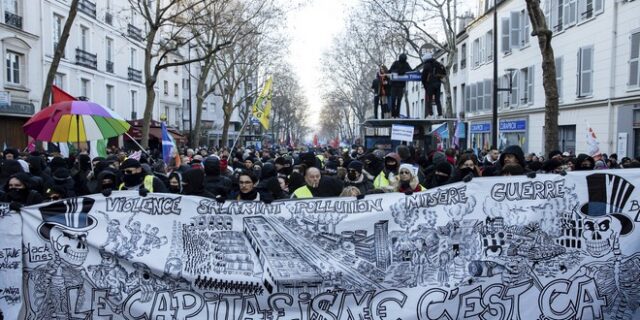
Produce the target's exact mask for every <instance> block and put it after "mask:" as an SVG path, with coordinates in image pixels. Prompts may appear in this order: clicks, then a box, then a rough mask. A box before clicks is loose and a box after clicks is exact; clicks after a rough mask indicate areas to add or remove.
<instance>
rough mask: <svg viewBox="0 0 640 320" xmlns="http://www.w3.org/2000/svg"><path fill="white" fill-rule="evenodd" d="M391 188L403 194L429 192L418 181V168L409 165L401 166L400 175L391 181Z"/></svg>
mask: <svg viewBox="0 0 640 320" xmlns="http://www.w3.org/2000/svg"><path fill="white" fill-rule="evenodd" d="M391 186H393V189H394V191H396V192H402V193H413V192H420V191H425V190H427V189H425V188H424V187H423V186H422V185H420V182H419V181H418V168H416V167H414V166H413V165H411V164H408V163H403V164H401V165H400V169H399V170H398V175H397V176H395V178H394V179H393V180H392V181H391Z"/></svg>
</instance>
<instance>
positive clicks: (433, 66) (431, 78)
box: [421, 52, 446, 118]
mask: <svg viewBox="0 0 640 320" xmlns="http://www.w3.org/2000/svg"><path fill="white" fill-rule="evenodd" d="M422 60H423V61H424V67H423V68H422V75H421V81H422V86H423V87H424V90H425V92H426V98H425V100H424V101H425V103H424V105H425V108H426V109H425V111H426V112H425V116H426V117H427V118H429V117H431V116H433V107H432V103H433V102H435V103H436V109H437V111H438V115H437V117H438V118H440V117H441V116H442V103H441V102H440V86H441V85H442V78H443V77H445V76H446V74H438V70H443V69H444V67H443V66H442V64H440V62H438V61H437V60H436V59H434V58H433V55H432V54H431V53H430V52H429V53H426V54H425V55H424V56H423V57H422Z"/></svg>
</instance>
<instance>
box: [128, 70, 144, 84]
mask: <svg viewBox="0 0 640 320" xmlns="http://www.w3.org/2000/svg"><path fill="white" fill-rule="evenodd" d="M127 75H128V77H129V81H134V82H138V83H142V71H140V70H136V69H134V68H131V67H129V72H128V73H127Z"/></svg>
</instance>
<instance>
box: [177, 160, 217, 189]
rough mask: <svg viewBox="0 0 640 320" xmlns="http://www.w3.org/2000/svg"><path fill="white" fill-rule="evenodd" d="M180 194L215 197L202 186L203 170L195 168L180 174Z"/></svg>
mask: <svg viewBox="0 0 640 320" xmlns="http://www.w3.org/2000/svg"><path fill="white" fill-rule="evenodd" d="M197 156H199V155H196V157H197ZM194 158H195V157H194ZM182 194H183V195H185V196H198V197H204V198H210V199H215V195H214V194H213V193H211V192H209V191H208V190H206V189H205V188H204V171H203V170H202V169H196V168H190V169H189V170H187V171H185V172H184V173H183V174H182Z"/></svg>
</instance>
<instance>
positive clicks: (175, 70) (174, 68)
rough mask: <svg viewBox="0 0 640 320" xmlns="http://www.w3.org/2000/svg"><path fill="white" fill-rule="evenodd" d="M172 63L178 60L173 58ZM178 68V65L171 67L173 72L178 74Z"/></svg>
mask: <svg viewBox="0 0 640 320" xmlns="http://www.w3.org/2000/svg"><path fill="white" fill-rule="evenodd" d="M173 63H178V60H176V59H173ZM179 69H180V66H178V65H176V66H175V67H173V73H175V74H178V70H179Z"/></svg>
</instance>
